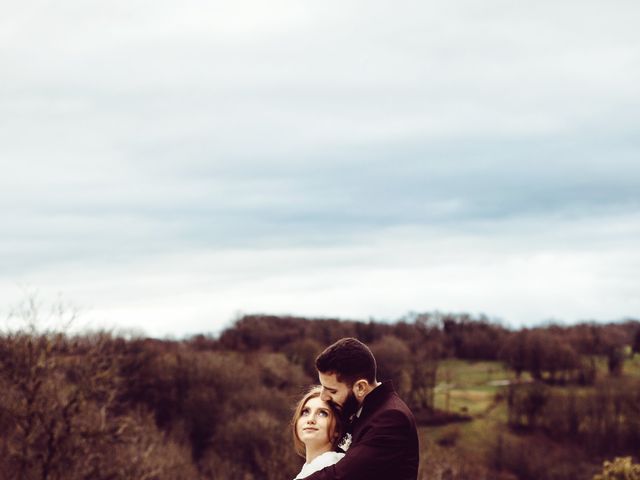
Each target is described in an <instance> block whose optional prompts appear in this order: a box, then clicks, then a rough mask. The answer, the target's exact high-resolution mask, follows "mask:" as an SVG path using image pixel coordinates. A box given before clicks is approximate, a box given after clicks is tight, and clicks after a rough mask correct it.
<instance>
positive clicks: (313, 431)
mask: <svg viewBox="0 0 640 480" xmlns="http://www.w3.org/2000/svg"><path fill="white" fill-rule="evenodd" d="M321 390H322V388H321V387H313V388H312V389H311V390H309V391H308V392H307V394H306V395H305V396H303V397H302V399H301V400H300V401H299V402H298V405H297V406H296V410H295V413H294V415H293V421H292V427H293V445H294V447H295V449H296V453H297V454H298V455H300V456H301V457H304V458H305V464H304V465H303V466H302V470H300V473H299V474H298V476H297V477H296V479H299V478H305V477H307V476H309V475H311V474H312V473H313V472H317V471H318V470H322V469H323V468H324V467H328V466H329V465H333V464H334V463H336V462H337V461H338V460H340V459H341V458H342V457H344V453H338V452H336V451H335V449H336V445H337V442H338V440H339V439H340V432H341V425H340V421H339V416H338V415H337V412H335V411H334V410H333V408H332V407H331V406H330V405H329V404H328V403H327V402H324V401H323V400H322V399H320V392H321Z"/></svg>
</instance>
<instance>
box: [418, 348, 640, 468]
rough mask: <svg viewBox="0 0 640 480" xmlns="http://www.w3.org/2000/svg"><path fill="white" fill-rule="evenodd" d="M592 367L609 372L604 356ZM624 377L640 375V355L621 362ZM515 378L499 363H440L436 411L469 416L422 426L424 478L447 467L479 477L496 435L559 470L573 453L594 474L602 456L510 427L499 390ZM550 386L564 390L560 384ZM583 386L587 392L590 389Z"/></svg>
mask: <svg viewBox="0 0 640 480" xmlns="http://www.w3.org/2000/svg"><path fill="white" fill-rule="evenodd" d="M596 367H597V371H598V377H599V378H605V377H606V376H607V375H608V370H607V360H606V358H597V359H596ZM623 376H629V377H634V376H635V377H640V355H635V356H634V357H633V358H629V359H627V360H626V361H625V363H624V369H623ZM530 378H531V377H530V376H529V375H528V374H523V375H522V377H521V379H520V380H521V381H527V380H530ZM514 380H516V378H515V374H514V373H513V372H511V371H509V370H508V369H506V368H505V367H504V366H503V365H502V363H500V362H490V361H478V362H469V361H463V360H455V359H454V360H446V361H442V362H441V363H440V364H439V366H438V374H437V386H436V391H435V407H436V409H438V410H442V411H447V412H450V413H457V414H463V415H467V416H469V417H471V420H470V421H466V422H457V423H451V424H447V425H442V426H435V427H421V428H420V440H421V448H422V458H423V459H424V460H423V463H424V465H423V466H421V470H422V471H423V472H424V475H425V478H439V477H438V476H437V475H444V474H443V472H445V471H446V470H447V469H449V471H451V472H452V474H453V476H452V477H451V478H454V479H456V478H483V475H486V471H487V470H484V471H483V468H484V467H486V466H487V465H488V464H490V463H491V462H492V458H493V455H494V452H495V451H496V444H497V442H500V441H501V440H500V439H504V440H508V441H509V442H510V443H511V444H518V443H520V444H521V445H522V446H523V448H522V450H523V453H522V456H523V459H524V460H523V461H526V458H527V455H531V456H533V457H535V455H538V456H546V457H548V458H549V457H553V458H557V459H558V460H557V463H558V465H559V467H558V468H562V467H561V464H562V463H563V462H564V463H565V464H566V463H567V462H571V461H572V459H573V458H574V456H575V462H583V463H584V471H585V472H593V471H595V469H597V468H599V466H600V465H601V462H602V459H595V458H594V459H588V458H583V457H579V455H581V454H580V453H579V452H577V451H576V449H575V448H574V447H570V446H564V445H559V444H555V443H554V442H553V441H551V440H549V439H546V438H545V437H544V436H543V435H532V436H523V435H521V434H520V435H519V434H516V433H514V432H512V431H510V429H509V428H508V426H507V413H508V412H507V405H506V400H505V399H504V398H505V397H504V395H503V393H504V392H505V391H506V386H507V385H508V382H511V381H514ZM551 388H553V389H558V390H561V391H564V390H563V387H551ZM584 388H585V390H589V389H592V388H594V387H584ZM533 463H535V461H534V462H533ZM427 472H429V473H427ZM434 472H436V473H434ZM437 472H440V473H439V474H438V473H437ZM432 475H433V477H432ZM493 475H496V474H495V473H493ZM591 475H592V474H591V473H589V474H588V475H587V474H586V473H585V476H584V477H580V478H591ZM420 478H422V477H420ZM490 478H493V477H490ZM496 478H500V479H501V480H507V479H511V480H513V479H517V478H518V477H517V476H515V475H513V474H509V473H504V474H501V476H500V477H496ZM534 478H535V475H534ZM558 478H566V476H565V477H563V476H560V477H558Z"/></svg>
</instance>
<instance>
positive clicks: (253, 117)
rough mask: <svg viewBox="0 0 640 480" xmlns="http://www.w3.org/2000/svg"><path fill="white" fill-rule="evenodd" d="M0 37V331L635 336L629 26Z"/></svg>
mask: <svg viewBox="0 0 640 480" xmlns="http://www.w3.org/2000/svg"><path fill="white" fill-rule="evenodd" d="M2 11H3V14H2V15H1V16H0V162H1V167H2V170H1V171H2V173H1V174H0V258H1V259H2V261H1V264H0V312H2V314H3V319H4V320H2V321H3V322H4V324H5V325H6V326H10V325H11V324H10V322H11V321H14V320H15V319H13V320H10V319H9V317H11V312H12V311H14V309H15V305H17V304H19V303H20V302H23V301H24V299H25V298H28V297H30V296H33V295H35V296H37V298H38V299H39V301H40V302H41V304H42V305H43V307H42V308H44V306H46V305H48V304H51V303H52V302H56V301H58V300H59V299H63V300H64V302H65V303H66V304H67V305H70V306H71V307H69V308H73V309H74V310H77V311H78V319H79V320H78V323H77V325H79V326H81V328H93V329H96V328H109V329H115V330H118V331H132V332H140V333H143V334H145V335H150V336H157V337H163V336H170V337H183V336H188V335H193V334H197V333H212V334H216V333H218V332H220V330H221V329H223V328H226V327H228V326H229V325H231V323H232V322H233V321H234V320H235V319H237V318H239V317H240V316H241V315H244V314H249V313H267V314H278V315H288V314H290V315H300V316H307V317H333V318H343V319H356V320H368V319H371V318H374V319H376V320H390V321H393V320H396V319H398V318H401V317H403V316H404V315H407V314H408V313H409V312H432V311H441V312H455V313H462V312H466V313H469V314H471V315H474V316H479V315H486V316H488V317H489V318H491V319H495V320H496V321H500V322H503V323H505V324H507V325H510V326H514V327H518V326H523V325H534V324H539V323H541V322H547V321H556V322H559V323H569V324H570V323H574V322H579V321H592V320H595V321H616V320H622V319H625V318H639V317H640V275H639V274H638V272H640V241H638V239H639V238H640V208H639V207H640V29H638V24H640V3H638V2H637V1H636V0H616V1H613V2H611V1H609V2H605V1H591V0H586V1H585V0H580V1H577V0H567V1H564V2H557V1H551V0H540V1H537V2H510V1H506V0H487V1H484V2H477V1H472V0H454V1H452V2H433V1H426V2H425V1H421V2H417V1H400V2H397V1H395V2H391V1H380V0H368V1H349V0H347V1H340V2H337V1H333V0H328V1H327V0H325V1H323V2H308V1H306V0H272V1H270V2H262V1H253V0H236V1H233V2H231V1H227V2H219V1H199V0H182V1H180V2H178V1H175V0H173V1H171V0H154V1H150V0H145V1H142V0H126V1H124V0H112V1H110V2H106V3H105V2H97V1H92V0H65V1H63V2H53V1H48V0H25V1H21V2H9V1H4V2H2ZM0 327H1V324H0ZM7 328H8V327H7Z"/></svg>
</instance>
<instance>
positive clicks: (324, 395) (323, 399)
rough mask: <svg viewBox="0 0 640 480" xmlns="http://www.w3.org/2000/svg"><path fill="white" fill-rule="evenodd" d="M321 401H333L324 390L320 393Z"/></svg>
mask: <svg viewBox="0 0 640 480" xmlns="http://www.w3.org/2000/svg"><path fill="white" fill-rule="evenodd" d="M320 400H322V401H323V402H328V401H329V400H331V397H330V396H329V394H328V393H327V392H325V391H324V390H322V392H320Z"/></svg>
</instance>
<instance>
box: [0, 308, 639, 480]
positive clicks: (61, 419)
mask: <svg viewBox="0 0 640 480" xmlns="http://www.w3.org/2000/svg"><path fill="white" fill-rule="evenodd" d="M31 314H33V315H35V314H36V312H31ZM345 336H355V337H357V338H359V339H361V340H362V341H364V342H365V343H367V344H369V345H370V346H371V348H372V350H373V351H374V354H375V355H376V358H377V359H378V362H379V368H380V378H382V379H392V380H393V381H394V384H395V385H396V389H397V390H398V392H399V394H400V395H401V396H402V397H403V398H404V399H405V400H406V401H407V403H409V405H410V406H411V407H412V409H413V410H414V412H415V413H416V417H417V418H418V419H419V421H420V422H423V423H429V422H430V421H434V419H437V417H438V413H439V412H437V409H436V408H435V404H434V389H435V387H436V374H437V369H438V364H439V362H440V361H442V360H443V359H446V358H461V359H469V360H481V359H483V360H502V361H505V362H506V363H507V364H508V365H509V366H510V367H511V368H513V369H514V371H515V372H518V373H520V374H522V373H523V372H529V373H530V375H531V377H532V378H534V379H537V380H538V381H539V382H541V383H542V384H544V385H547V384H548V385H551V384H561V383H566V384H575V385H581V384H588V383H589V382H591V383H593V382H594V381H596V374H595V373H594V372H595V370H594V371H592V370H589V368H590V367H589V363H588V361H587V360H586V358H587V357H589V356H592V355H605V356H607V358H612V357H611V356H612V355H613V354H612V353H611V352H618V353H616V355H617V356H618V357H619V361H618V364H616V363H615V361H610V364H611V365H612V367H611V369H610V375H611V376H612V377H614V376H616V375H619V374H620V372H621V371H622V368H623V367H622V366H621V365H623V363H624V358H625V355H628V354H629V352H631V351H634V352H637V351H638V350H639V347H640V323H639V322H637V321H627V322H623V323H612V324H606V325H602V324H595V323H589V324H582V325H576V326H552V325H549V326H544V327H539V328H534V329H521V330H512V329H509V328H507V327H505V326H503V325H500V324H498V323H495V322H491V321H489V320H488V319H487V318H484V317H480V318H473V317H471V316H469V315H464V314H463V315H454V314H440V313H427V314H414V315H409V316H407V317H405V318H402V319H400V320H398V321H396V322H377V321H373V320H372V321H369V322H356V321H342V320H337V319H305V318H296V317H276V316H266V315H248V316H245V317H242V318H240V319H239V320H237V321H236V322H235V323H234V324H233V325H231V326H229V327H228V328H227V329H225V330H224V331H223V332H222V333H221V334H220V335H217V336H213V335H196V336H193V337H191V338H187V339H184V340H179V341H178V340H158V339H151V338H125V337H122V336H118V335H113V334H110V333H107V332H94V333H83V334H75V335H71V334H65V333H61V332H51V331H44V332H43V331H38V330H36V329H33V328H25V329H22V330H13V331H6V332H4V333H3V334H2V335H0V388H1V389H2V395H0V428H1V431H2V432H3V435H2V436H1V437H0V471H1V472H3V474H5V475H6V478H15V479H24V480H32V479H47V480H57V479H63V478H64V479H68V480H76V479H89V478H91V479H98V480H100V479H104V480H107V479H120V478H122V479H130V478H136V479H158V480H163V479H177V480H180V479H183V478H184V479H242V480H251V479H267V480H270V479H281V478H293V475H295V473H296V472H297V471H298V470H299V466H300V459H298V458H296V457H295V454H294V453H293V448H292V446H291V441H290V433H289V430H288V422H289V419H290V415H291V413H292V410H291V409H292V407H293V405H294V403H295V400H296V399H297V398H298V397H299V396H300V394H301V392H302V391H303V390H304V389H305V388H306V387H307V386H308V385H309V384H311V383H315V382H316V373H315V368H314V359H315V357H316V356H317V354H318V353H319V352H320V351H321V350H322V349H323V348H324V347H325V346H326V345H328V344H330V343H332V342H333V341H335V340H336V339H338V338H341V337H345ZM618 357H616V358H618ZM513 392H514V393H512V394H511V393H510V395H512V397H513V398H511V397H510V400H509V402H510V403H509V405H510V407H509V408H510V413H509V415H510V419H511V423H512V425H513V427H514V428H517V427H527V428H536V429H537V428H543V429H545V428H546V429H549V428H551V427H554V428H555V430H553V431H552V434H553V435H558V436H561V435H565V436H571V435H573V436H574V437H576V438H585V436H588V435H590V434H591V433H592V431H598V432H601V433H602V432H605V433H602V435H603V436H602V438H601V439H599V440H597V442H601V443H598V444H594V448H596V449H597V448H600V447H599V446H598V445H600V446H601V445H603V444H604V443H606V442H608V441H609V440H610V439H611V438H616V439H619V440H616V441H617V442H619V443H620V445H622V444H624V445H626V444H627V443H625V442H632V441H636V440H637V438H636V437H634V436H633V434H632V432H631V429H632V428H637V424H636V423H633V424H631V423H626V420H625V421H624V422H622V423H623V424H624V425H627V426H625V427H624V428H622V427H621V425H622V424H621V423H620V421H617V423H616V420H613V418H614V417H615V415H618V417H617V418H618V419H619V418H625V419H626V418H628V417H629V416H632V415H635V417H634V418H635V419H636V420H637V418H638V415H637V412H635V413H634V412H633V411H632V410H631V409H630V407H629V408H627V407H625V406H624V405H627V403H625V402H628V400H625V398H626V397H624V398H623V396H620V395H622V394H620V395H619V396H615V395H614V394H612V395H613V396H612V397H611V399H610V400H609V399H605V400H602V399H599V400H598V399H594V400H593V402H595V403H593V404H591V403H588V402H587V401H586V400H584V401H583V400H582V399H580V400H578V397H579V395H577V394H576V395H574V396H573V397H571V396H570V395H568V396H567V397H566V398H565V399H564V400H563V401H562V402H558V399H553V401H552V400H551V396H550V394H549V392H545V391H544V390H543V391H542V393H540V394H539V395H541V396H542V398H543V399H544V401H539V405H538V407H536V408H537V410H535V411H534V412H533V413H531V412H529V411H528V410H526V408H525V407H524V405H528V404H527V402H529V403H531V401H532V400H531V395H533V394H532V393H530V392H528V391H525V390H517V391H516V390H515V389H514V390H513ZM634 392H635V394H636V395H637V392H638V391H637V390H634ZM536 395H537V394H536ZM534 397H535V395H534ZM521 399H524V400H521ZM571 399H573V400H571ZM572 402H573V403H572ZM598 402H600V403H598ZM602 402H604V403H605V404H607V405H609V403H607V402H611V405H612V407H611V408H609V407H607V408H608V410H607V412H609V411H611V412H612V413H611V415H612V417H611V418H612V419H609V418H608V417H607V419H606V420H603V419H601V418H599V417H589V415H590V414H591V413H592V412H593V411H594V409H597V407H598V406H599V405H602ZM534 403H535V402H534ZM618 404H620V405H623V407H620V408H621V409H618V410H616V408H618V407H617V405H618ZM629 405H630V404H629ZM636 405H637V403H636ZM572 408H573V410H571V409H572ZM625 408H626V409H625ZM523 409H524V410H523ZM611 409H613V410H611ZM542 412H544V413H542ZM607 414H608V413H607ZM554 415H555V416H554ZM571 415H574V416H575V415H577V417H578V418H579V419H580V420H579V421H578V427H574V426H572V425H574V424H573V423H571V421H565V422H564V423H563V422H556V421H555V420H551V419H553V418H560V417H562V418H565V417H566V418H570V417H571ZM585 419H586V420H585ZM636 420H634V421H636ZM598 422H600V423H598ZM602 422H604V423H602ZM557 425H563V426H562V427H559V426H557ZM593 425H600V426H599V427H595V426H593ZM603 425H604V426H603ZM625 429H626V430H625ZM623 430H624V431H623ZM611 431H615V432H616V433H615V435H617V436H615V437H612V436H611V435H613V434H612V433H610V432H611ZM636 431H640V429H637V430H636ZM581 435H582V437H581ZM598 438H600V437H598ZM602 442H604V443H602ZM616 445H617V444H616ZM426 478H428V477H426Z"/></svg>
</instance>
